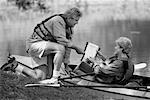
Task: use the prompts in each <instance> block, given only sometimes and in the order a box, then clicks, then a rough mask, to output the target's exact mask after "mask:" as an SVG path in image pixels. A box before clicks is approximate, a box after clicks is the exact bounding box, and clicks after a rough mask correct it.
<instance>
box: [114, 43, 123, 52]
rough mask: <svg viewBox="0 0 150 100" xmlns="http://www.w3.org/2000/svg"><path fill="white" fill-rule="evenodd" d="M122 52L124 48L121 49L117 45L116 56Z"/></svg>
mask: <svg viewBox="0 0 150 100" xmlns="http://www.w3.org/2000/svg"><path fill="white" fill-rule="evenodd" d="M122 50H123V48H121V47H120V46H119V45H118V44H116V46H115V54H119V53H121V52H122Z"/></svg>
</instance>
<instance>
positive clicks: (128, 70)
mask: <svg viewBox="0 0 150 100" xmlns="http://www.w3.org/2000/svg"><path fill="white" fill-rule="evenodd" d="M123 64H124V68H125V71H124V76H123V78H122V79H121V81H120V82H119V83H120V84H126V83H127V82H128V81H129V79H130V78H131V77H132V75H133V73H134V64H133V62H132V61H131V60H130V58H129V60H128V61H123Z"/></svg>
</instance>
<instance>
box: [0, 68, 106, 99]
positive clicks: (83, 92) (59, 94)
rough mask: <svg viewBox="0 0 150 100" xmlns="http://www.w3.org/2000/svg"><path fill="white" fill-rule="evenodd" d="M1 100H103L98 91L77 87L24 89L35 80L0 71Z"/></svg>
mask: <svg viewBox="0 0 150 100" xmlns="http://www.w3.org/2000/svg"><path fill="white" fill-rule="evenodd" d="M0 74H1V76H0V79H1V80H0V90H1V93H0V98H1V100H103V99H102V98H103V97H104V96H103V95H102V94H100V93H99V92H98V91H94V90H90V89H87V88H78V87H67V88H66V87H60V88H53V87H25V86H24V85H25V84H27V83H33V82H36V81H37V80H35V79H32V78H27V77H23V76H20V75H19V76H18V75H16V74H14V73H6V72H2V71H0Z"/></svg>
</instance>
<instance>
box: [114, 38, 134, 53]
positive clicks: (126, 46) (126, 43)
mask: <svg viewBox="0 0 150 100" xmlns="http://www.w3.org/2000/svg"><path fill="white" fill-rule="evenodd" d="M115 42H116V48H120V49H121V50H122V52H123V53H126V54H129V53H130V52H131V49H132V42H131V40H130V39H129V38H127V37H119V38H118V39H117V40H116V41H115Z"/></svg>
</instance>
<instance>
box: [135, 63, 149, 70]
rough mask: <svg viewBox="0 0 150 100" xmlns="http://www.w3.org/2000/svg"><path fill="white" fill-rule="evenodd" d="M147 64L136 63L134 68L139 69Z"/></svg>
mask: <svg viewBox="0 0 150 100" xmlns="http://www.w3.org/2000/svg"><path fill="white" fill-rule="evenodd" d="M146 66H147V64H146V63H140V64H135V65H134V68H135V69H136V70H137V69H142V68H145V67H146Z"/></svg>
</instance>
